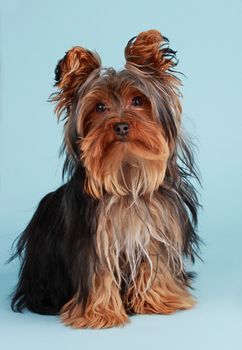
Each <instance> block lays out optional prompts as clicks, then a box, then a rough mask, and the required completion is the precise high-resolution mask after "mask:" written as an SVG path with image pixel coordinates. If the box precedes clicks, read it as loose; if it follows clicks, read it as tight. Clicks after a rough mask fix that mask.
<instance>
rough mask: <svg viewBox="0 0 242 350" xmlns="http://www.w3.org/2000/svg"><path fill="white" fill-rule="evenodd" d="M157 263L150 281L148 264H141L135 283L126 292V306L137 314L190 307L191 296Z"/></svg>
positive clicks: (159, 312)
mask: <svg viewBox="0 0 242 350" xmlns="http://www.w3.org/2000/svg"><path fill="white" fill-rule="evenodd" d="M157 264H158V268H157V271H153V279H152V282H151V283H149V281H150V266H147V263H143V264H141V266H140V269H139V273H138V276H137V279H136V283H135V285H133V286H132V287H131V288H130V289H129V291H128V293H127V296H126V308H127V309H128V310H130V311H131V312H134V313H137V314H153V313H154V314H171V313H174V312H176V311H178V310H185V309H190V308H191V307H192V306H193V305H194V303H195V301H194V299H193V298H192V296H191V295H190V294H189V293H188V291H187V290H186V288H185V287H184V286H183V285H182V284H181V282H178V281H177V280H176V279H175V278H174V277H173V276H172V275H171V273H170V271H169V270H168V269H167V268H165V267H164V266H162V265H163V264H161V262H160V261H159V262H158V263H157ZM147 284H150V287H149V288H147Z"/></svg>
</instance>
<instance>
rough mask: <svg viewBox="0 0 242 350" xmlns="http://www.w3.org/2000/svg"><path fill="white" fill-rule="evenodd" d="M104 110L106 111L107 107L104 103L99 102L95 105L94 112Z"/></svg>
mask: <svg viewBox="0 0 242 350" xmlns="http://www.w3.org/2000/svg"><path fill="white" fill-rule="evenodd" d="M106 109H107V107H106V106H105V104H104V103H102V102H99V103H97V104H96V111H97V112H98V113H102V112H105V111H106Z"/></svg>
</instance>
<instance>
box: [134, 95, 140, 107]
mask: <svg viewBox="0 0 242 350" xmlns="http://www.w3.org/2000/svg"><path fill="white" fill-rule="evenodd" d="M142 104H143V99H142V97H140V96H135V97H134V98H133V99H132V106H134V107H140V106H142Z"/></svg>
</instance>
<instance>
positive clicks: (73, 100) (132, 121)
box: [52, 30, 181, 198]
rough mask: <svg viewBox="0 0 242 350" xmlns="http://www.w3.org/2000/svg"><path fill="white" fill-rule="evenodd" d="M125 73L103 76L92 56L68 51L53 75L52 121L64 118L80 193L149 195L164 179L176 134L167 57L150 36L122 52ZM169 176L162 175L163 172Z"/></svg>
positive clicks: (175, 95)
mask: <svg viewBox="0 0 242 350" xmlns="http://www.w3.org/2000/svg"><path fill="white" fill-rule="evenodd" d="M125 58H126V64H125V69H123V70H121V71H118V72H116V71H115V70H114V69H112V68H110V69H103V68H102V67H101V61H100V58H99V56H98V55H97V54H96V53H94V52H91V51H89V50H86V49H84V48H82V47H74V48H72V49H71V50H69V51H68V52H67V53H66V55H65V56H64V58H63V59H62V60H60V61H59V63H58V65H57V67H56V87H57V88H58V92H57V93H55V94H54V95H52V101H55V102H57V105H56V112H57V115H58V117H60V115H61V114H62V113H63V112H64V113H65V117H66V123H65V146H66V151H67V154H68V159H70V158H71V159H72V161H74V162H75V164H76V165H78V164H80V163H81V164H82V166H84V168H85V170H86V183H85V190H86V191H87V192H88V193H89V194H90V195H91V196H93V197H95V198H100V197H101V196H102V195H103V194H104V192H107V193H110V194H114V195H117V196H121V195H128V194H132V195H133V196H134V197H136V196H140V195H143V194H145V193H148V194H151V193H153V191H154V190H156V189H157V188H158V187H159V186H160V185H161V184H162V183H163V182H164V181H165V178H166V176H168V175H170V173H171V169H172V163H174V161H175V162H176V160H174V157H175V155H176V152H177V151H176V149H177V147H176V146H177V140H178V138H179V130H180V115H181V105H180V101H179V90H178V88H179V85H180V80H179V79H178V78H177V77H176V76H175V75H174V72H173V71H172V68H173V67H174V66H175V65H176V59H175V52H174V51H172V50H171V49H170V48H169V47H168V40H167V39H166V38H165V37H163V36H162V35H161V34H160V33H159V32H158V31H156V30H149V31H147V32H142V33H140V34H139V35H138V36H137V37H135V38H133V39H131V40H130V41H129V42H128V44H127V46H126V48H125ZM169 169H170V170H169Z"/></svg>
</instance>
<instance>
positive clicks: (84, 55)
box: [50, 46, 101, 117]
mask: <svg viewBox="0 0 242 350" xmlns="http://www.w3.org/2000/svg"><path fill="white" fill-rule="evenodd" d="M100 67H101V60H100V57H99V56H98V54H97V53H94V52H91V51H89V50H87V49H84V48H82V47H79V46H76V47H73V48H72V49H70V50H69V51H68V52H67V53H66V54H65V56H64V57H63V58H62V59H61V60H60V61H59V62H58V64H57V66H56V69H55V81H56V82H55V86H56V87H57V88H58V89H59V91H58V92H56V93H54V94H53V95H52V96H51V98H50V100H51V101H52V102H57V105H56V112H57V115H58V117H60V115H61V113H62V112H63V111H64V110H65V111H66V112H67V114H68V113H69V111H70V108H71V104H72V102H73V97H74V96H75V93H76V91H77V90H78V89H79V88H80V86H81V85H82V84H83V83H84V82H85V81H86V80H87V78H88V77H89V75H90V74H91V73H92V72H93V71H94V70H96V69H99V68H100Z"/></svg>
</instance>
